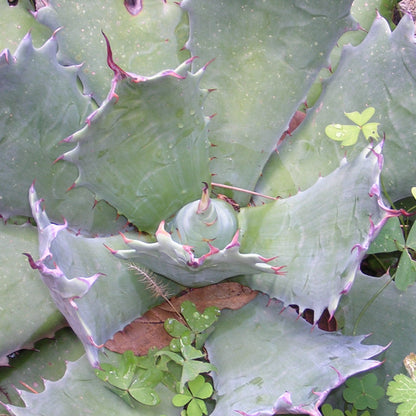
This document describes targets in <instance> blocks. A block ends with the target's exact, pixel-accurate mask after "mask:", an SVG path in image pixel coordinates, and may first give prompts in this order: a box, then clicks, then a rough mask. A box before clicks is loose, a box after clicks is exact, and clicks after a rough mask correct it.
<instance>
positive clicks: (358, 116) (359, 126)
mask: <svg viewBox="0 0 416 416" xmlns="http://www.w3.org/2000/svg"><path fill="white" fill-rule="evenodd" d="M374 113H375V109H374V107H368V108H366V109H365V110H364V111H363V112H362V113H359V112H358V111H353V112H352V113H344V114H345V116H346V117H347V118H349V119H350V120H351V121H352V122H353V123H355V125H351V124H329V125H328V126H326V128H325V133H326V135H327V136H328V137H329V138H330V139H332V140H336V141H340V142H341V144H342V145H343V146H353V145H354V144H355V143H357V140H358V136H359V134H360V132H361V131H362V132H363V134H364V137H365V138H366V139H367V140H369V139H370V138H372V139H375V140H377V139H378V138H379V137H380V136H379V135H378V132H377V126H378V125H379V124H380V123H368V121H369V120H370V118H371V117H373V115H374Z"/></svg>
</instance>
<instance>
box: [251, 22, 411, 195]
mask: <svg viewBox="0 0 416 416" xmlns="http://www.w3.org/2000/svg"><path fill="white" fill-rule="evenodd" d="M415 51H416V45H415V44H414V24H413V21H412V20H411V18H410V17H409V16H404V17H403V19H402V20H401V21H400V23H399V25H398V26H397V28H396V29H395V30H394V31H393V32H391V31H390V28H389V26H388V24H387V22H386V21H385V20H384V19H383V18H381V17H377V18H376V20H375V21H374V23H373V25H372V27H371V30H370V32H369V33H368V35H367V36H366V38H365V40H364V41H363V42H362V43H361V44H360V45H358V46H356V47H352V46H346V47H344V50H343V54H342V57H341V60H340V63H339V65H338V68H337V70H336V72H335V73H334V75H333V76H332V77H331V78H330V80H329V81H328V82H327V83H326V84H325V88H324V91H323V93H322V95H321V96H320V98H319V100H318V101H317V102H316V104H315V105H314V107H313V108H311V109H310V110H309V111H308V113H307V116H306V118H305V120H304V121H303V123H302V124H301V126H300V127H299V128H298V129H297V130H296V131H295V132H294V134H293V136H291V137H288V138H286V139H285V141H284V143H283V144H282V145H281V147H279V149H278V150H279V153H278V154H274V155H273V156H272V158H271V159H270V160H269V162H268V165H267V166H266V168H265V171H264V172H263V176H262V178H261V180H260V182H259V184H258V186H257V187H256V191H257V192H260V193H263V194H266V195H280V196H282V197H284V196H287V195H290V194H294V193H295V192H297V190H298V189H302V190H304V189H306V188H308V187H310V186H311V185H312V184H313V183H314V181H315V180H316V178H317V177H318V176H319V175H327V174H328V173H329V172H332V171H333V170H334V169H335V167H336V166H337V163H338V161H340V160H341V159H342V158H343V157H344V156H345V155H347V157H348V158H349V159H350V158H353V157H355V156H356V155H358V154H359V152H361V151H362V149H363V148H364V147H365V146H367V143H366V140H365V139H364V138H361V139H359V140H358V141H357V143H356V144H355V145H354V146H351V147H345V148H344V147H342V146H341V144H340V143H339V142H335V141H333V140H330V139H329V138H328V137H327V136H326V134H325V128H326V126H328V125H330V124H333V123H339V124H341V125H343V124H350V123H349V119H348V118H347V117H346V116H345V115H344V112H354V111H358V112H362V111H365V109H366V108H367V107H374V108H375V114H374V116H373V118H372V119H371V121H374V122H377V123H380V125H379V127H378V132H379V134H380V135H383V134H385V137H386V143H385V146H384V151H383V153H384V156H385V165H384V169H383V174H382V177H383V180H384V184H385V187H386V190H387V192H388V194H389V196H390V198H391V199H392V200H393V201H395V200H397V199H400V198H402V197H406V196H408V195H410V189H411V187H412V186H413V185H414V171H415V169H416V158H415V157H414V154H413V150H412V149H413V146H414V133H413V131H414V129H413V126H414V118H415V110H414V108H415V106H414V97H413V95H412V93H411V91H413V90H414V89H415V87H416V80H415V77H414V73H415V72H416V58H415V56H416V54H415ZM393 80H394V82H393ZM409 92H410V93H409ZM370 124H371V123H370ZM409 132H410V133H409ZM404 166H405V167H406V168H405V169H404V168H403V167H404Z"/></svg>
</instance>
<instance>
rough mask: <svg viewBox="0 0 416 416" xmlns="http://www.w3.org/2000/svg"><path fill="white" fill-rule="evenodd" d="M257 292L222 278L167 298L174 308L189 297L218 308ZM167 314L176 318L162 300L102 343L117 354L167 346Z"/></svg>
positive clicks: (141, 352) (236, 305)
mask: <svg viewBox="0 0 416 416" xmlns="http://www.w3.org/2000/svg"><path fill="white" fill-rule="evenodd" d="M256 296H257V292H256V291H254V290H251V289H250V288H248V287H246V286H242V285H240V284H239V283H236V282H225V283H218V284H216V285H211V286H205V287H201V288H196V289H189V291H187V292H186V293H184V294H183V295H181V296H178V297H174V298H171V299H170V301H171V303H172V305H173V306H174V308H175V309H177V310H180V306H181V303H182V302H184V301H185V300H189V301H191V302H193V303H194V304H195V306H196V308H197V309H198V311H199V312H201V313H202V312H203V311H204V310H205V309H206V308H208V307H210V306H216V307H217V308H219V309H221V310H222V309H234V310H235V309H240V308H242V307H243V306H244V305H246V304H247V303H249V302H250V301H252V300H253V299H254V298H255V297H256ZM168 318H175V319H178V317H177V314H176V312H175V311H174V310H172V306H171V305H169V304H168V303H167V302H164V303H162V304H161V305H159V306H156V307H154V308H152V309H150V310H149V311H148V312H146V313H145V314H144V315H143V316H142V317H140V318H138V319H136V320H134V321H133V322H131V323H130V324H129V325H127V326H126V327H125V328H124V329H123V330H122V331H119V332H117V333H116V334H115V335H114V337H113V339H111V340H108V341H107V342H106V343H105V347H106V348H108V349H109V350H111V351H114V352H118V353H120V354H121V353H123V352H124V351H127V350H132V351H133V352H134V354H136V355H145V354H147V352H148V351H149V349H150V348H152V347H156V348H158V349H160V348H163V347H166V346H168V345H169V343H170V341H171V339H172V338H171V337H170V336H169V335H168V333H167V332H166V331H165V329H164V327H163V324H164V322H165V321H166V319H168Z"/></svg>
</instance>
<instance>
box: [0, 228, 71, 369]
mask: <svg viewBox="0 0 416 416" xmlns="http://www.w3.org/2000/svg"><path fill="white" fill-rule="evenodd" d="M37 239H38V236H37V230H36V228H35V227H33V226H32V225H30V224H26V225H20V226H18V225H4V224H3V223H2V222H0V305H1V306H0V321H1V331H0V332H1V334H2V335H1V336H0V365H6V364H7V355H8V354H11V353H13V352H15V351H17V350H20V349H21V348H31V347H33V342H34V341H37V340H38V339H40V338H41V337H44V336H49V335H53V333H54V332H55V330H56V328H58V327H60V326H62V325H64V324H65V320H64V318H63V317H62V315H61V313H60V312H59V311H58V310H57V308H56V306H55V305H54V303H53V302H52V300H51V299H50V296H49V292H48V290H47V288H46V287H45V286H44V284H43V283H42V282H41V281H40V279H39V275H38V273H36V272H34V271H33V270H31V269H30V267H29V265H28V264H27V260H26V259H25V257H24V256H23V255H22V253H23V252H25V251H31V252H36V251H37V250H38V242H37Z"/></svg>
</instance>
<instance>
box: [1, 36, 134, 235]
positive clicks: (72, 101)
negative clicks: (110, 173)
mask: <svg viewBox="0 0 416 416" xmlns="http://www.w3.org/2000/svg"><path fill="white" fill-rule="evenodd" d="M57 49H58V44H57V40H56V38H55V37H52V38H50V39H49V40H48V41H47V42H46V43H45V44H44V45H43V46H42V47H41V48H40V49H35V48H34V47H33V45H32V40H31V35H30V34H29V35H27V36H26V37H25V38H24V39H23V40H22V42H21V43H20V45H19V47H18V49H17V51H16V52H15V54H14V55H12V54H11V53H10V51H8V50H5V51H3V52H2V53H1V54H0V94H1V97H2V99H1V101H0V166H1V169H0V182H1V183H2V184H3V185H2V187H1V189H0V196H1V198H0V214H1V215H2V216H3V217H4V218H8V217H9V216H12V215H26V216H30V215H31V211H30V206H29V202H28V200H27V191H28V189H29V187H30V185H31V183H32V182H33V181H34V180H36V186H37V188H38V189H39V190H40V191H41V192H42V195H43V197H44V199H45V201H46V202H47V204H48V207H49V212H50V216H51V218H52V220H55V221H61V219H62V216H65V218H66V219H67V221H68V222H69V224H70V226H71V227H73V228H75V229H77V230H78V229H82V230H83V231H87V232H91V233H97V232H98V233H102V232H104V233H110V232H116V231H118V230H120V229H121V228H122V226H123V225H124V224H125V222H126V220H125V219H124V220H123V218H120V219H117V218H116V214H117V213H116V212H115V211H114V209H112V208H111V207H109V206H108V205H107V204H105V203H102V204H100V206H96V208H97V209H95V210H93V209H92V208H93V207H94V197H93V195H92V194H91V193H90V192H88V191H87V190H86V189H84V190H80V191H79V190H77V191H76V192H74V193H73V194H72V195H71V194H70V193H66V190H67V189H68V187H69V186H70V185H71V183H72V182H73V181H74V179H75V178H76V169H75V168H74V167H73V166H70V165H65V166H63V165H62V164H60V165H59V166H58V165H57V164H55V165H54V164H53V162H54V160H55V159H56V158H57V157H58V156H59V155H60V154H61V153H62V152H63V151H65V150H68V149H69V148H71V147H72V146H71V145H68V144H60V143H59V142H60V140H62V139H64V138H65V137H66V136H67V135H68V134H70V133H72V132H73V131H74V130H76V129H77V128H79V127H80V126H81V125H82V123H83V122H84V120H85V118H86V117H87V115H88V113H89V112H90V111H91V110H92V106H91V99H90V98H88V97H86V96H84V95H82V94H81V92H80V91H79V88H78V86H77V75H78V73H79V67H74V66H72V67H63V66H61V65H60V64H58V62H57V59H56V52H57ZM40 97H42V105H39V104H40V102H39V99H40ZM11 178H13V182H12V183H10V181H11Z"/></svg>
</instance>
